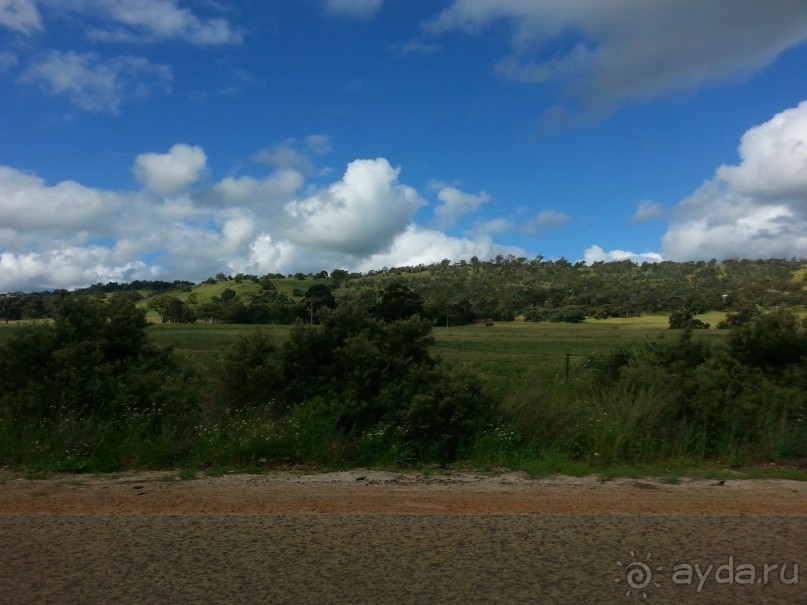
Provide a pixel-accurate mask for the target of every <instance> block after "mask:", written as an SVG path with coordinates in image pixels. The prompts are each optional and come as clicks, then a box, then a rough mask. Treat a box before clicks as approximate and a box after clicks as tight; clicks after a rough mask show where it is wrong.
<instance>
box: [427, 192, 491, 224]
mask: <svg viewBox="0 0 807 605" xmlns="http://www.w3.org/2000/svg"><path fill="white" fill-rule="evenodd" d="M437 199H439V200H440V202H442V203H441V204H440V205H439V206H437V208H435V210H434V217H435V219H436V220H437V224H438V226H440V227H451V226H453V225H455V224H456V223H457V222H458V221H459V220H460V219H461V218H462V217H464V216H465V215H467V214H473V213H474V212H478V211H479V209H480V208H481V207H482V206H484V205H485V204H487V203H488V202H490V200H491V197H490V194H489V193H488V192H487V191H480V192H479V193H477V194H473V193H466V192H464V191H462V190H460V189H457V188H456V187H443V188H441V189H440V191H438V192H437Z"/></svg>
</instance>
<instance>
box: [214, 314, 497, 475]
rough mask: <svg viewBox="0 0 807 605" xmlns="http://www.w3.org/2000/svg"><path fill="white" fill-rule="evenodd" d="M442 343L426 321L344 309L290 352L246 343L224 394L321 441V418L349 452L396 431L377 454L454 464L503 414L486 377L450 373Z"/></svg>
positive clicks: (258, 339)
mask: <svg viewBox="0 0 807 605" xmlns="http://www.w3.org/2000/svg"><path fill="white" fill-rule="evenodd" d="M432 343H433V339H432V336H431V326H430V324H429V323H428V322H426V321H424V320H422V319H417V318H414V317H412V318H408V319H403V320H396V321H390V322H387V321H382V320H379V319H375V318H374V317H372V316H370V315H369V314H368V313H367V310H366V308H365V307H363V306H361V305H342V306H340V307H338V308H337V309H336V310H334V311H333V312H331V313H329V314H326V315H325V316H324V319H323V321H322V324H321V325H318V326H311V325H305V324H302V323H299V324H297V325H296V326H295V327H294V328H293V329H292V330H291V332H290V333H289V338H288V340H287V341H286V342H285V343H284V344H283V345H282V346H281V347H275V346H274V345H273V344H272V343H270V342H269V341H268V339H267V338H266V337H264V336H262V335H260V334H256V335H253V336H251V337H248V338H246V339H242V340H240V341H239V342H237V343H236V344H235V346H234V347H233V348H232V349H231V350H230V351H228V353H227V355H226V356H225V357H224V359H223V360H222V362H221V363H220V364H219V365H218V366H217V368H216V370H215V371H214V376H216V377H217V386H216V388H215V389H214V392H215V393H217V396H222V397H227V395H228V394H229V397H228V398H227V400H228V401H229V402H230V405H233V406H238V407H243V405H244V404H245V403H246V402H249V403H250V404H251V405H263V406H270V407H273V408H274V409H275V410H282V411H283V413H284V414H287V415H291V416H292V417H295V418H298V419H301V418H302V419H303V420H304V422H303V425H304V426H309V427H310V426H313V427H315V428H316V430H317V431H318V432H319V431H321V429H322V424H319V423H313V419H314V418H316V419H318V422H319V421H321V423H325V425H327V426H329V427H331V430H332V431H333V434H332V435H331V439H330V441H340V442H342V443H343V445H344V448H345V451H348V450H349V449H350V447H351V446H354V445H356V444H362V445H361V447H362V448H364V449H363V451H364V455H366V451H367V449H368V448H369V447H370V445H369V444H370V443H371V442H373V439H371V438H370V437H369V435H370V434H377V433H378V432H379V430H380V429H379V427H387V428H385V429H383V430H381V433H383V438H380V437H379V438H378V439H375V441H374V446H373V447H375V448H377V447H378V444H379V443H381V442H383V443H385V444H386V446H388V447H390V448H392V449H396V451H398V454H396V456H397V455H399V454H400V452H402V451H407V452H409V453H411V455H414V456H416V457H418V458H423V457H427V458H434V459H437V460H440V461H448V460H452V459H454V458H455V457H456V456H457V455H458V453H459V452H460V451H461V448H462V446H464V445H465V444H467V443H469V442H470V440H471V439H472V438H473V436H474V435H475V434H476V433H477V432H478V431H479V430H480V429H481V427H483V426H485V424H486V423H487V422H488V421H489V419H490V417H491V414H492V412H493V410H494V409H495V406H494V405H493V402H492V400H491V398H490V397H489V396H488V395H487V394H486V391H485V388H484V387H483V385H482V383H481V381H479V379H478V378H477V377H475V376H473V375H470V374H467V373H465V374H463V373H460V372H458V371H449V370H447V369H444V368H442V367H440V366H439V364H438V362H437V361H435V360H434V359H433V358H432V357H431V356H430V354H429V351H428V347H429V346H430V345H431V344H432ZM388 433H389V434H388ZM393 434H394V435H397V437H396V439H395V440H392V439H391V438H390V437H389V435H393Z"/></svg>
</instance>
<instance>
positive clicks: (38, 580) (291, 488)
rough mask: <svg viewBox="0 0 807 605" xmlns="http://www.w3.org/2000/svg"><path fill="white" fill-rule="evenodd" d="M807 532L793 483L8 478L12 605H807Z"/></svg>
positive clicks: (2, 592) (1, 573) (2, 594)
mask: <svg viewBox="0 0 807 605" xmlns="http://www.w3.org/2000/svg"><path fill="white" fill-rule="evenodd" d="M805 521H807V484H804V483H800V482H795V481H779V480H777V481H747V480H744V481H739V480H738V481H732V480H729V481H726V482H725V483H724V484H722V485H721V484H719V482H717V481H686V480H684V481H681V482H680V483H678V484H674V485H671V484H665V483H659V482H656V481H649V480H633V479H617V480H613V481H601V480H598V479H596V478H593V477H585V478H563V477H559V478H550V479H530V478H529V477H527V476H526V475H524V474H521V473H507V474H500V475H486V474H481V473H479V474H477V473H449V474H438V475H434V476H431V477H427V478H424V477H422V476H420V475H416V474H398V473H391V472H381V471H371V470H357V471H350V472H342V473H327V474H299V473H272V474H266V475H225V476H223V477H217V478H206V477H203V478H198V479H195V480H192V481H180V480H179V479H178V476H177V475H176V474H172V473H129V474H124V475H115V476H104V477H88V476H81V475H79V476H57V477H56V478H50V479H45V480H27V479H20V478H15V477H13V476H11V475H9V474H5V475H4V474H0V603H2V604H3V605H5V604H8V605H12V604H13V605H23V604H39V603H58V604H73V603H75V604H79V603H82V604H83V603H87V604H92V603H98V604H101V603H160V604H161V605H164V604H172V603H288V604H306V603H332V604H335V605H336V604H342V603H356V604H371V603H391V604H396V603H412V604H417V603H424V604H425V603H429V604H431V603H434V604H440V603H536V604H537V603H621V602H626V603H629V602H653V603H799V604H805V603H807V576H805V577H804V578H803V579H802V578H799V577H798V576H797V575H794V572H795V567H794V564H807V524H805ZM639 563H641V564H642V565H643V567H642V566H639V565H638V564H639ZM676 565H679V568H678V570H679V571H678V573H679V575H678V576H673V573H674V571H673V568H674V567H675V566H676ZM681 565H683V566H684V567H680V566H681ZM687 565H689V566H690V568H689V569H690V570H691V571H693V573H692V574H691V575H690V577H689V580H690V581H689V582H687V576H686V573H685V572H686V570H687V568H686V566H687ZM695 565H697V566H698V567H697V569H696V570H693V568H694V567H695ZM766 565H767V566H768V571H767V572H766V571H765V569H766V568H765V566H766ZM774 565H775V566H776V567H775V568H774V567H772V566H774ZM710 566H711V568H710ZM721 566H722V571H720V572H719V573H718V571H719V570H718V568H720V567H721ZM639 567H641V569H640V571H643V572H644V573H645V576H644V577H640V578H639V579H638V580H637V579H636V578H637V576H630V575H629V572H630V571H631V570H632V569H634V570H635V569H638V568H639ZM783 568H784V572H783V571H782V569H783ZM698 570H699V571H700V575H698ZM706 570H709V571H708V573H707V572H706ZM805 570H807V567H805ZM752 572H753V576H751V575H750V574H751V573H752ZM804 573H805V574H807V571H805V572H804ZM682 574H683V575H682ZM780 574H782V575H780ZM719 580H720V581H719ZM749 580H750V583H748V581H749ZM699 588H700V590H699ZM628 593H630V594H628ZM644 595H647V598H645V597H644Z"/></svg>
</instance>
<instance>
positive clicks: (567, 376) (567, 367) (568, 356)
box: [564, 353, 572, 382]
mask: <svg viewBox="0 0 807 605" xmlns="http://www.w3.org/2000/svg"><path fill="white" fill-rule="evenodd" d="M571 356H572V355H571V353H566V379H565V380H564V382H569V358H570V357H571Z"/></svg>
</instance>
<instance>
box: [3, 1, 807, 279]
mask: <svg viewBox="0 0 807 605" xmlns="http://www.w3.org/2000/svg"><path fill="white" fill-rule="evenodd" d="M0 86H2V91H3V94H2V95H0V292H2V291H15V290H23V291H28V290H39V289H51V288H71V287H78V286H83V285H87V284H91V283H95V282H99V281H111V280H114V281H127V280H132V279H192V280H201V279H204V278H206V277H208V276H210V275H214V274H215V273H218V272H219V271H224V272H227V273H232V274H234V273H238V272H247V273H256V274H263V273H267V272H281V273H291V272H297V271H303V272H309V271H319V270H321V269H325V270H327V271H330V270H332V269H334V268H344V269H349V270H358V271H367V270H370V269H379V268H381V267H384V266H400V265H415V264H419V263H429V262H436V261H440V260H442V259H444V258H449V259H452V260H459V259H462V258H466V259H467V258H470V257H471V256H474V255H476V256H478V257H479V258H482V259H486V258H492V257H494V256H496V255H497V254H514V255H516V256H526V257H528V258H531V257H534V256H537V255H541V256H544V257H546V258H552V259H554V258H559V257H565V258H567V259H569V260H571V261H577V260H585V261H587V262H595V261H599V260H606V261H607V260H620V259H624V258H631V259H633V260H636V261H639V262H641V261H644V260H648V261H653V260H676V261H680V260H699V259H703V260H709V259H711V258H717V259H724V258H768V257H787V258H789V257H794V256H797V257H807V1H805V0H766V1H765V2H760V1H759V0H644V1H639V0H441V1H429V0H422V1H421V0H418V1H412V0H238V1H236V0H233V1H228V2H225V1H223V0H218V1H217V0H0Z"/></svg>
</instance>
